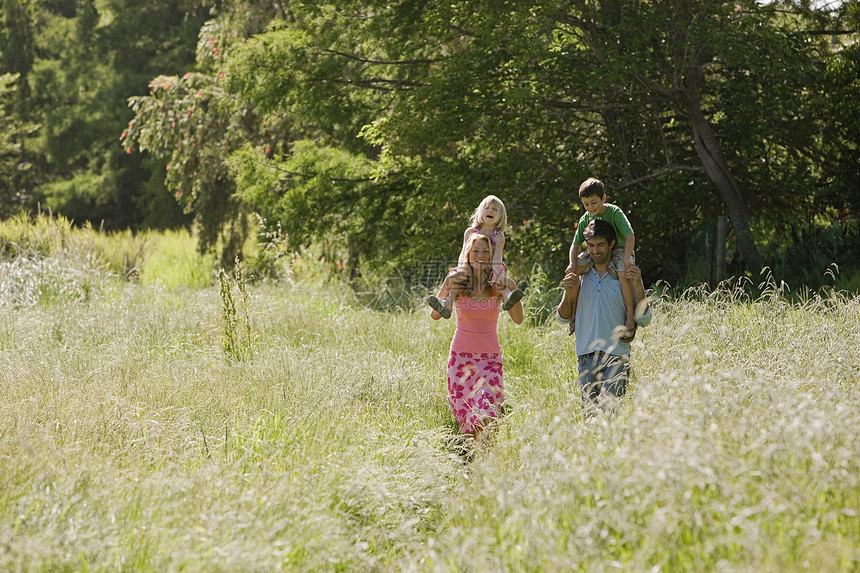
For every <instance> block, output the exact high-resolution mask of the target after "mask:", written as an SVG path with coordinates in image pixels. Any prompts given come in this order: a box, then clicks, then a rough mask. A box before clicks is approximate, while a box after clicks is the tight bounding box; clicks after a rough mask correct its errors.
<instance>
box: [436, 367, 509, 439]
mask: <svg viewBox="0 0 860 573" xmlns="http://www.w3.org/2000/svg"><path fill="white" fill-rule="evenodd" d="M503 397H504V387H503V385H502V357H501V355H500V354H488V353H480V352H455V351H452V352H451V355H450V357H449V358H448V398H449V400H450V402H451V410H453V411H454V418H456V420H457V424H459V425H460V432H461V433H463V434H468V433H470V432H472V431H473V430H474V429H475V426H478V425H480V424H481V423H482V422H483V421H485V420H487V419H489V418H498V417H499V411H500V409H501V406H502V398H503Z"/></svg>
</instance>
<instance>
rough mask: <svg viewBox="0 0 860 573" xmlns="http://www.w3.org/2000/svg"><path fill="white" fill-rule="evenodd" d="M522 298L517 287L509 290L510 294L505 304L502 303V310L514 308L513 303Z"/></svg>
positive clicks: (521, 293) (521, 292)
mask: <svg viewBox="0 0 860 573" xmlns="http://www.w3.org/2000/svg"><path fill="white" fill-rule="evenodd" d="M522 298H523V291H521V290H520V289H517V290H515V291H511V294H509V295H508V298H507V300H506V301H505V304H503V305H502V310H511V309H512V308H514V305H515V304H517V303H518V302H520V300H521V299H522Z"/></svg>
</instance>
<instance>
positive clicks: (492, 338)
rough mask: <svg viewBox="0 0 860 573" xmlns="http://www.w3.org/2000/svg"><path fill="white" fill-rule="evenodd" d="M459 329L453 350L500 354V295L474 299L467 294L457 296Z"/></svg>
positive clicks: (455, 335)
mask: <svg viewBox="0 0 860 573" xmlns="http://www.w3.org/2000/svg"><path fill="white" fill-rule="evenodd" d="M454 306H455V307H456V309H457V329H456V330H455V331H454V340H452V341H451V351H452V352H486V353H489V354H498V353H500V352H501V351H502V349H501V347H500V346H499V333H498V331H497V330H496V327H497V324H498V322H499V308H500V306H501V305H500V302H499V297H496V296H494V297H491V298H488V299H487V300H473V299H471V298H469V297H468V296H466V295H460V296H458V297H457V302H455V303H454Z"/></svg>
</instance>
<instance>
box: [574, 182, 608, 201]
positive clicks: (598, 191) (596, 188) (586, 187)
mask: <svg viewBox="0 0 860 573" xmlns="http://www.w3.org/2000/svg"><path fill="white" fill-rule="evenodd" d="M594 195H596V196H598V197H603V196H604V195H606V189H605V188H604V187H603V182H601V181H600V180H599V179H595V178H594V177H589V178H588V179H586V180H585V181H583V182H582V185H580V186H579V198H580V199H582V198H583V197H591V196H594Z"/></svg>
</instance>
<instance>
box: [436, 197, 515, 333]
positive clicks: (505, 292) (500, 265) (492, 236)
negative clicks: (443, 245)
mask: <svg viewBox="0 0 860 573" xmlns="http://www.w3.org/2000/svg"><path fill="white" fill-rule="evenodd" d="M507 224H508V215H507V212H506V211H505V204H504V203H502V200H501V199H499V198H498V197H496V196H495V195H487V196H486V197H484V199H483V200H482V201H481V203H480V205H478V208H477V209H475V211H474V213H472V218H471V220H470V221H469V227H468V228H467V229H466V231H465V232H464V233H463V247H462V248H461V249H460V256H459V257H458V259H457V269H458V270H462V269H464V268H465V265H466V264H467V263H468V251H467V249H466V245H467V244H468V243H469V238H470V237H472V236H473V235H482V236H484V237H487V238H488V239H489V241H490V245H491V246H492V249H493V260H492V261H491V266H490V269H491V270H490V277H489V278H490V284H493V285H495V286H496V287H498V289H499V291H500V292H501V293H502V296H503V297H504V299H505V303H504V305H503V306H502V310H505V311H507V310H510V309H511V308H513V306H514V305H515V304H517V302H519V301H520V299H522V298H523V291H522V290H520V289H519V288H517V283H516V282H515V281H514V280H513V279H511V278H510V277H508V275H507V268H506V266H505V263H504V262H503V261H502V255H503V253H504V249H505V231H504V229H505V227H506V226H507ZM452 272H453V271H452ZM449 274H450V273H449ZM455 274H456V273H455ZM453 303H454V301H453V298H452V297H451V296H448V297H447V298H445V299H440V298H439V297H437V296H433V295H431V296H429V297H427V304H429V305H430V307H431V308H432V309H433V310H435V311H436V312H438V313H439V314H440V315H441V316H442V318H450V317H451V308H453Z"/></svg>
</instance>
